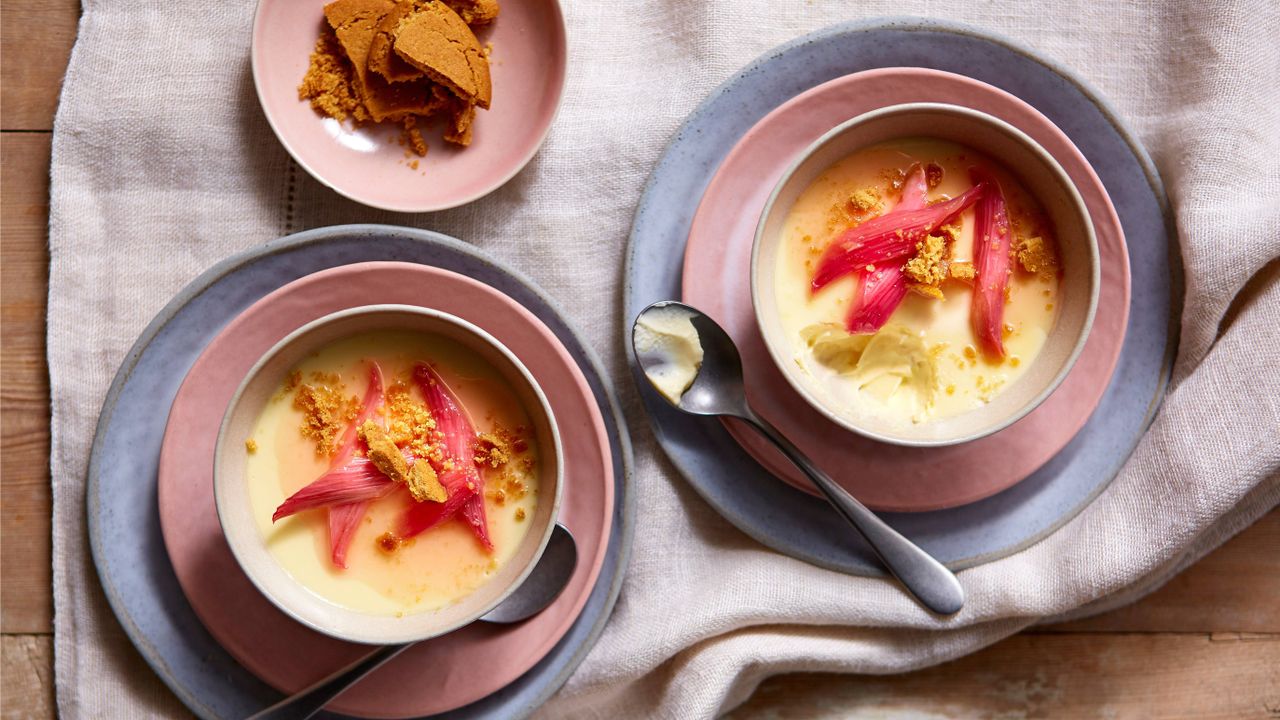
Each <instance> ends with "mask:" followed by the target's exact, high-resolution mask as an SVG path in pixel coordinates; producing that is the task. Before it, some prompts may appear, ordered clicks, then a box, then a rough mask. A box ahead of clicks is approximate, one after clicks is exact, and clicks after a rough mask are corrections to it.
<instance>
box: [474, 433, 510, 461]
mask: <svg viewBox="0 0 1280 720" xmlns="http://www.w3.org/2000/svg"><path fill="white" fill-rule="evenodd" d="M510 460H511V450H510V447H509V443H508V442H507V440H506V438H503V437H502V436H501V435H499V434H497V433H484V434H482V435H479V436H477V437H476V441H475V463H476V465H478V466H480V467H485V466H488V467H491V468H499V467H502V466H503V465H506V464H507V462H508V461H510Z"/></svg>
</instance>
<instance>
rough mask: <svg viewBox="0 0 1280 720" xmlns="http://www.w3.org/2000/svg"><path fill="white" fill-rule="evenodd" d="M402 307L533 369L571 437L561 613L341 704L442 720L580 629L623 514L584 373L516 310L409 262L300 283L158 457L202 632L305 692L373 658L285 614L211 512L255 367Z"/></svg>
mask: <svg viewBox="0 0 1280 720" xmlns="http://www.w3.org/2000/svg"><path fill="white" fill-rule="evenodd" d="M380 303H399V304H407V305H417V306H420V307H430V308H434V309H437V310H441V311H444V312H448V313H452V314H454V315H457V316H459V317H462V318H464V319H466V320H469V321H471V322H473V323H475V324H476V325H479V326H480V327H482V328H483V329H485V330H487V331H488V332H489V333H491V334H492V335H493V336H494V337H496V338H497V339H498V340H499V341H500V342H502V343H503V344H505V345H506V346H507V347H508V348H510V350H511V351H512V352H513V353H515V354H516V355H517V356H518V357H519V358H520V359H521V360H522V361H523V362H524V363H525V364H526V366H527V367H528V368H529V371H530V373H531V374H532V375H533V376H534V378H536V379H537V381H538V384H539V385H540V386H541V387H542V389H543V391H544V392H545V393H546V395H547V398H548V399H549V401H550V403H551V406H552V411H553V412H554V413H555V415H556V420H557V422H558V423H559V425H560V431H561V434H562V436H563V445H564V461H565V477H564V482H565V486H564V491H563V499H562V501H561V509H560V516H559V520H560V522H562V523H563V524H564V525H565V526H567V527H568V528H569V529H570V531H572V532H573V535H574V537H575V538H576V539H577V542H578V558H579V564H578V569H577V571H576V572H575V573H574V576H573V579H572V581H571V582H570V584H569V586H568V587H567V588H566V589H565V591H564V594H563V595H561V596H560V599H558V600H557V601H556V602H555V603H554V604H552V605H551V607H549V608H547V609H546V610H545V611H543V612H542V613H541V614H540V615H538V616H536V617H534V618H533V619H531V620H529V621H527V622H525V623H522V624H519V625H513V626H497V625H486V624H483V623H476V624H473V625H470V626H467V627H465V628H463V629H461V630H458V631H456V632H454V633H451V634H449V635H446V636H444V637H440V638H436V639H434V640H429V641H426V642H423V643H421V644H420V645H418V646H417V647H415V648H413V649H411V650H409V651H408V652H407V653H406V654H404V655H402V656H401V657H399V658H397V659H396V660H394V661H392V662H391V663H389V664H388V665H387V666H385V667H384V668H382V669H381V670H379V671H378V672H377V673H375V674H374V675H372V676H370V677H369V678H368V679H366V680H364V681H363V682H361V683H360V684H359V685H357V686H356V687H354V688H352V689H351V690H350V691H348V692H346V693H344V694H343V695H342V696H341V697H340V698H338V699H337V700H336V701H334V703H333V704H332V706H331V708H332V709H333V710H336V711H338V712H343V713H349V714H354V715H363V716H369V717H384V718H390V717H412V716H418V715H431V714H435V713H438V712H443V711H446V710H451V709H453V708H457V707H461V706H463V705H466V704H467V703H471V702H474V701H476V700H478V699H480V698H482V697H484V696H486V695H489V694H490V693H493V692H495V691H497V690H499V689H500V688H502V687H503V686H505V685H507V684H508V683H510V682H511V681H512V680H514V679H516V678H517V677H519V676H520V675H521V674H523V673H524V672H525V671H527V670H528V669H529V668H531V667H533V665H534V664H535V663H537V662H538V660H540V659H541V658H542V657H543V656H544V655H545V654H546V653H547V652H548V651H549V650H550V649H551V648H552V646H554V645H555V643H556V642H557V641H559V640H560V638H561V637H562V636H563V635H564V634H565V633H566V632H567V631H568V630H569V627H570V625H572V624H573V621H574V620H575V619H576V618H577V617H578V613H579V612H580V611H581V610H582V606H583V605H584V603H585V602H586V600H587V596H588V595H589V594H590V593H591V589H592V587H593V586H594V584H595V581H596V577H597V575H598V574H599V571H600V566H601V563H602V562H603V559H604V555H605V549H606V545H607V543H608V537H609V528H610V523H611V515H610V509H611V508H612V507H613V479H612V477H613V471H612V462H611V459H610V453H609V444H608V437H607V435H606V434H605V428H604V423H603V420H602V418H601V417H600V414H599V410H598V409H597V406H596V403H595V400H594V398H593V396H592V394H591V390H590V388H589V387H588V386H587V383H586V379H585V378H584V377H583V375H582V373H581V371H580V370H579V369H578V367H577V365H576V364H575V363H574V362H573V360H572V358H571V357H570V356H569V355H568V353H567V352H566V351H565V350H564V348H563V346H562V345H561V344H560V342H559V341H558V340H556V338H555V336H554V335H553V334H552V333H551V331H550V330H548V329H547V328H546V326H545V325H543V324H542V323H541V322H540V321H539V320H538V319H537V318H535V317H534V316H533V315H532V314H530V313H529V312H528V311H527V310H525V309H524V308H523V307H521V306H520V305H518V304H517V303H516V302H515V301H513V300H511V299H510V298H508V297H507V296H506V295H503V294H502V293H500V292H498V291H497V290H494V289H493V288H491V287H489V286H487V285H483V284H481V283H478V282H476V281H474V280H471V279H468V278H466V277H463V276H461V275H457V274H455V273H451V272H448V271H445V270H440V269H437V268H431V267H426V266H423V265H415V264H410V263H393V262H376V263H361V264H357V265H348V266H345V267H339V268H334V269H331V270H326V271H323V272H319V273H316V274H314V275H309V276H307V277H305V278H302V279H300V280H296V281H294V282H292V283H290V284H288V285H286V286H284V287H283V288H280V289H279V290H277V291H275V292H273V293H271V294H270V295H268V296H266V297H264V298H263V299H262V300H259V301H258V302H257V303H255V304H254V305H252V306H251V307H250V308H249V309H248V310H245V312H244V313H243V314H241V315H240V316H239V317H238V318H236V319H235V320H234V321H233V322H232V323H231V324H229V325H228V326H227V327H226V328H225V329H224V330H223V331H222V332H221V333H219V334H218V336H217V337H216V338H214V340H213V342H211V343H210V344H209V346H208V348H206V349H205V351H204V353H203V354H202V355H201V356H200V358H199V359H198V360H197V361H196V363H195V365H193V366H192V368H191V372H190V373H189V374H188V375H187V378H186V380H185V381H184V382H183V384H182V387H181V388H180V389H179V391H178V395H177V397H176V398H175V400H174V402H173V408H172V410H171V411H170V413H169V423H168V426H167V429H166V431H165V437H164V444H163V446H162V449H161V452H160V477H159V496H160V497H159V504H160V523H161V530H162V532H163V534H164V541H165V546H166V548H167V549H168V551H169V558H170V560H171V561H172V562H173V568H174V571H175V572H176V573H177V576H178V582H179V583H180V584H181V585H182V589H183V592H184V593H185V594H186V596H187V599H188V600H189V601H190V602H191V606H192V608H194V609H195V612H196V614H197V615H198V616H199V617H200V620H201V621H202V622H203V623H204V624H205V626H206V627H207V628H208V629H209V632H210V633H212V634H213V636H214V638H216V639H217V640H218V642H219V643H221V644H222V645H223V647H225V648H226V649H227V651H228V652H230V653H231V654H232V655H233V656H234V657H235V658H236V659H237V660H238V661H239V662H240V663H241V664H243V665H244V666H245V667H246V668H248V669H249V670H250V671H251V672H253V673H254V674H255V675H257V676H258V677H260V678H262V679H263V680H265V681H266V682H267V683H269V684H271V685H272V686H273V687H276V688H278V689H279V690H281V691H284V692H293V691H296V690H298V689H300V688H302V687H305V686H306V685H308V684H310V683H311V682H313V681H315V680H316V679H318V678H320V677H322V676H324V675H326V674H328V673H329V672H332V671H333V670H334V669H335V668H338V667H341V666H342V665H344V664H346V663H349V662H350V661H352V660H353V659H355V658H356V657H358V656H360V655H362V654H363V653H366V652H368V647H367V646H362V645H354V644H351V643H346V642H342V641H340V640H335V639H333V638H331V637H328V636H326V635H322V634H320V633H317V632H315V631H312V630H309V629H307V628H306V627H304V626H303V625H301V624H300V623H297V622H294V621H293V620H291V619H289V617H288V616H286V615H284V614H283V613H281V612H280V611H279V610H277V609H276V608H275V606H274V605H272V604H271V603H270V602H269V601H268V600H267V599H266V598H265V597H263V596H262V595H261V594H260V593H259V592H258V591H257V590H256V589H254V587H253V585H252V584H251V583H250V582H249V579H248V578H247V577H246V576H245V575H244V573H243V572H242V571H241V570H240V567H239V566H238V565H237V564H236V562H235V559H234V558H233V557H232V556H231V551H230V549H229V548H228V547H227V544H226V541H225V540H224V538H223V535H222V531H221V529H220V527H219V525H218V518H217V514H216V510H215V508H214V502H213V446H214V440H215V438H216V436H217V433H218V426H219V424H220V423H221V421H222V415H223V412H224V411H225V410H226V407H227V403H228V402H229V401H230V399H231V396H232V394H233V393H234V392H235V389H236V387H237V386H238V385H239V383H240V381H241V380H242V379H243V378H244V375H245V373H247V372H248V370H249V368H250V367H251V366H252V365H253V363H254V362H256V361H257V359H258V358H259V357H261V356H262V354H263V353H264V352H266V350H268V349H269V348H270V347H271V346H272V345H274V344H275V343H276V342H277V341H279V340H280V339H281V338H283V337H284V336H285V335H287V334H288V333H289V332H291V331H292V330H294V329H296V328H298V327H300V326H301V325H303V324H305V323H307V322H309V321H311V320H314V319H316V318H318V317H321V316H324V315H327V314H329V313H332V312H335V311H337V310H342V309H345V308H349V307H357V306H360V305H371V304H380Z"/></svg>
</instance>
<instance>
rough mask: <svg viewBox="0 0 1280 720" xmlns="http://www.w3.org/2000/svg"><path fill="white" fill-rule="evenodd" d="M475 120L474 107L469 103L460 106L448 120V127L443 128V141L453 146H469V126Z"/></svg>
mask: <svg viewBox="0 0 1280 720" xmlns="http://www.w3.org/2000/svg"><path fill="white" fill-rule="evenodd" d="M475 119H476V106H475V105H472V104H470V103H468V104H466V105H462V106H460V107H459V108H458V109H457V110H455V111H454V112H453V114H452V115H451V116H450V118H449V126H448V127H446V128H445V131H444V139H445V140H446V141H448V142H451V143H453V144H454V145H461V146H463V147H466V146H468V145H470V144H471V124H472V123H473V122H475Z"/></svg>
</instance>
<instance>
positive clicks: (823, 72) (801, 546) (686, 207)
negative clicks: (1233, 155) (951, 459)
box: [624, 19, 1182, 575]
mask: <svg viewBox="0 0 1280 720" xmlns="http://www.w3.org/2000/svg"><path fill="white" fill-rule="evenodd" d="M900 66H909V67H927V68H934V69H938V70H946V71H949V72H953V73H958V74H962V75H967V76H969V77H972V78H975V79H977V80H981V81H983V82H986V83H989V84H991V85H994V86H996V87H998V88H1001V89H1003V90H1006V91H1008V92H1010V93H1012V94H1014V95H1016V96H1018V97H1020V98H1022V99H1023V100H1025V101H1026V102H1028V103H1030V104H1031V105H1033V106H1035V107H1036V108H1037V109H1038V110H1039V111H1040V112H1042V113H1044V114H1045V115H1046V116H1048V117H1049V119H1050V120H1052V121H1053V122H1054V123H1055V124H1057V125H1058V127H1059V128H1061V129H1062V130H1063V131H1064V132H1065V133H1066V134H1067V135H1068V136H1070V137H1071V139H1072V141H1073V142H1074V143H1075V144H1076V146H1077V147H1079V148H1080V150H1081V152H1083V153H1084V155H1085V157H1086V158H1088V160H1089V162H1090V163H1091V164H1092V165H1093V168H1094V170H1095V171H1097V173H1098V175H1099V177H1100V178H1101V179H1102V182H1103V184H1104V185H1105V186H1106V188H1107V191H1108V193H1109V194H1110V195H1111V199H1112V201H1113V203H1114V204H1115V207H1116V211H1117V213H1118V214H1119V216H1120V220H1121V223H1122V225H1123V226H1124V233H1125V237H1126V239H1127V242H1128V250H1129V257H1130V263H1131V267H1132V271H1131V272H1132V301H1131V305H1130V315H1129V326H1128V329H1127V335H1126V339H1125V343H1124V347H1123V349H1122V351H1121V355H1120V360H1119V364H1118V365H1117V368H1116V371H1115V374H1114V375H1113V376H1112V379H1111V383H1110V386H1109V387H1108V388H1107V391H1106V393H1105V394H1104V396H1103V398H1102V401H1101V402H1100V404H1099V406H1098V409H1097V410H1096V411H1095V412H1094V414H1093V416H1092V418H1091V419H1090V421H1089V422H1088V423H1087V424H1086V425H1085V427H1084V428H1083V429H1082V430H1081V431H1080V433H1079V434H1078V435H1076V437H1075V438H1074V439H1072V441H1071V442H1070V443H1069V444H1068V445H1067V446H1066V448H1065V449H1064V450H1063V451H1062V452H1061V453H1060V454H1059V455H1058V456H1056V457H1055V458H1054V459H1052V460H1050V461H1049V462H1048V463H1047V464H1046V465H1045V466H1043V467H1042V468H1041V469H1040V470H1038V471H1037V472H1035V473H1034V474H1032V475H1031V476H1030V477H1028V478H1027V479H1026V480H1023V481H1022V482H1021V483H1019V484H1017V485H1015V486H1013V487H1012V488H1010V489H1008V490H1005V491H1004V492H1001V493H999V494H997V495H994V496H992V497H989V498H987V499H985V500H982V501H979V502H976V503H972V504H969V505H965V506H962V507H957V508H952V509H948V510H937V511H931V512H922V513H887V514H885V515H884V517H885V519H886V520H887V521H888V522H889V523H890V524H891V525H893V526H894V527H896V528H897V529H898V530H899V531H901V532H902V533H904V534H905V535H907V536H908V537H910V538H912V539H913V540H915V541H916V542H918V543H919V544H920V545H922V546H923V547H924V548H925V549H926V550H928V551H929V552H930V553H932V554H933V555H934V556H935V557H937V558H939V559H940V560H942V561H943V562H945V563H947V564H948V565H949V566H950V567H952V568H955V569H960V568H965V567H971V566H974V565H977V564H980V563H983V562H987V561H990V560H993V559H996V558H1000V557H1004V556H1006V555H1009V554H1011V553H1014V552H1016V551H1018V550H1020V549H1022V548H1025V547H1027V546H1028V545H1030V544H1032V543H1034V542H1036V541H1038V540H1039V539H1041V538H1043V537H1044V536H1045V535H1047V534H1048V533H1050V532H1052V531H1053V530H1054V529H1056V528H1058V527H1059V526H1061V525H1062V524H1063V523H1065V522H1066V521H1067V520H1069V519H1071V518H1072V517H1074V516H1075V515H1076V514H1077V513H1078V512H1079V511H1080V510H1081V509H1083V508H1084V507H1085V506H1086V505H1087V504H1088V503H1089V502H1090V501H1091V500H1092V499H1093V498H1094V497H1095V496H1097V494H1098V493H1099V492H1101V491H1102V490H1103V488H1105V487H1106V486H1107V484H1108V483H1110V482H1111V480H1112V479H1113V478H1114V477H1115V476H1116V474H1117V473H1118V472H1119V470H1120V467H1121V466H1122V465H1123V464H1124V462H1125V460H1126V459H1127V458H1128V457H1129V454H1130V453H1131V452H1132V451H1133V448H1134V447H1135V446H1136V444H1137V442H1138V440H1139V439H1140V438H1141V436H1142V434H1143V432H1144V431H1145V430H1146V428H1147V426H1148V425H1149V424H1150V422H1151V418H1152V416H1153V415H1154V413H1155V410H1156V408H1157V407H1158V406H1159V404H1160V401H1161V400H1162V398H1163V396H1164V388H1165V384H1166V382H1167V380H1168V376H1169V370H1170V367H1171V363H1172V358H1173V353H1174V351H1175V349H1176V346H1177V335H1176V333H1177V324H1176V318H1177V314H1178V313H1180V311H1181V308H1182V291H1181V278H1182V269H1181V265H1180V263H1179V258H1178V255H1177V244H1176V242H1174V241H1173V239H1172V234H1171V229H1172V222H1171V221H1169V220H1168V205H1167V200H1166V198H1165V193H1164V189H1163V186H1162V185H1161V182H1160V179H1159V177H1158V175H1157V174H1156V171H1155V168H1154V167H1153V166H1152V164H1151V161H1150V159H1149V158H1148V157H1147V154H1146V152H1145V151H1144V150H1143V149H1142V148H1141V146H1140V145H1138V143H1137V141H1136V140H1135V139H1134V138H1133V135H1132V134H1131V133H1129V132H1128V131H1127V130H1126V129H1125V128H1124V126H1123V124H1122V123H1121V122H1120V121H1119V119H1118V118H1117V117H1116V115H1115V113H1114V112H1113V111H1112V110H1111V109H1110V108H1109V107H1108V106H1107V105H1106V103H1105V102H1103V101H1102V100H1101V99H1100V98H1099V97H1098V95H1097V94H1096V93H1095V92H1094V91H1093V90H1092V89H1090V88H1089V87H1088V86H1087V85H1085V84H1084V83H1083V82H1082V81H1081V80H1079V79H1078V78H1076V77H1074V76H1073V75H1072V74H1071V73H1070V72H1069V71H1067V70H1066V69H1064V68H1061V67H1059V66H1056V65H1054V64H1052V63H1050V62H1049V61H1048V60H1045V59H1043V58H1041V57H1039V56H1038V55H1037V54H1036V53H1035V52H1033V51H1032V50H1030V49H1027V48H1024V47H1021V46H1019V45H1017V44H1015V43H1014V42H1012V41H1010V40H1007V39H1004V38H1000V37H996V36H993V35H990V34H988V33H984V32H980V31H978V30H975V29H973V28H969V27H967V26H963V25H958V24H953V23H944V22H936V21H924V20H919V19H881V20H875V21H869V22H858V23H849V24H843V25H837V26H834V27H830V28H827V29H825V30H820V31H818V32H815V33H813V34H811V35H807V36H805V37H802V38H799V39H797V40H795V41H793V42H790V43H787V44H786V45H783V46H781V47H779V48H776V49H774V50H771V51H769V52H768V53H766V54H765V55H763V56H761V57H760V58H759V59H757V60H756V61H755V62H753V63H751V64H750V65H748V66H747V67H746V68H744V69H743V70H741V71H740V72H739V73H738V74H737V75H735V76H733V77H732V78H730V79H729V80H728V81H727V82H725V83H724V84H723V85H721V86H720V87H719V88H717V89H716V90H715V91H714V92H712V93H711V95H710V97H708V98H707V99H706V100H705V101H703V103H702V104H701V105H700V106H699V107H698V108H697V109H696V110H694V112H693V114H692V115H690V116H689V118H688V120H686V121H685V124H684V125H683V126H682V127H681V128H680V130H679V132H678V133H677V134H676V137H675V139H674V140H672V141H671V144H670V145H669V146H668V148H667V150H666V153H665V154H664V155H663V156H662V159H661V160H660V162H659V163H658V166H657V168H656V169H655V170H654V171H653V174H652V176H651V177H650V178H649V183H648V186H647V187H646V188H645V192H644V196H643V198H642V199H641V201H640V206H639V208H638V209H637V211H636V217H635V221H634V225H633V226H632V231H631V246H630V252H629V255H628V259H627V270H626V280H627V287H626V297H625V302H624V305H625V313H626V314H625V318H624V319H625V322H624V328H629V327H630V321H631V319H632V318H634V317H635V316H636V314H637V313H639V312H640V310H641V309H643V308H644V307H645V306H647V305H648V304H650V303H652V302H655V301H657V300H666V299H674V298H679V297H680V285H681V264H682V262H683V258H684V247H685V241H686V239H687V237H688V233H689V226H690V223H691V222H692V219H693V216H694V213H695V211H696V210H697V207H698V203H699V202H700V200H701V197H702V193H703V190H704V189H705V188H706V186H707V183H708V182H709V181H710V180H711V178H712V176H713V175H714V173H715V171H716V168H717V167H718V166H719V164H720V162H721V161H722V160H723V159H724V157H725V155H727V154H728V152H729V150H730V149H731V148H732V147H733V146H734V145H735V144H736V143H737V141H738V140H739V138H741V137H742V135H743V134H744V133H745V132H746V131H747V130H748V129H749V128H751V126H752V125H754V124H755V123H756V122H757V121H758V120H760V118H762V117H764V116H765V115H766V114H767V113H768V112H769V111H771V110H773V109H774V108H775V107H777V106H778V105H780V104H782V103H783V102H785V101H787V100H789V99H790V98H792V97H794V96H795V95H798V94H800V93H801V92H804V91H805V90H808V89H809V88H812V87H814V86H816V85H819V84H821V83H824V82H826V81H828V80H832V79H834V78H837V77H841V76H844V75H848V74H850V73H855V72H859V71H862V70H870V69H873V68H881V67H900ZM628 338H629V331H627V335H626V336H625V337H624V342H629V340H628ZM628 356H629V357H630V353H628ZM632 360H633V363H632V369H633V371H634V372H635V380H636V382H637V384H638V385H639V386H640V392H641V395H642V396H643V400H644V403H645V406H646V408H647V409H648V411H649V417H650V419H651V421H652V425H653V429H654V432H655V434H656V435H657V437H658V441H659V443H660V444H661V445H662V447H663V448H664V449H665V450H666V452H667V455H668V456H669V457H670V458H671V460H672V461H673V462H674V463H675V465H676V467H677V468H678V469H679V470H680V471H681V472H682V474H683V475H684V476H685V478H686V479H687V480H688V481H689V483H690V484H691V485H693V487H694V488H695V489H696V490H697V491H698V492H699V493H700V494H701V495H702V497H703V498H705V499H706V500H707V502H708V503H710V504H711V505H712V506H713V507H715V508H716V509H717V510H718V511H719V512H720V513H721V514H722V515H724V516H725V517H726V518H728V519H729V521H730V522H732V523H733V524H734V525H736V526H737V527H738V528H740V529H741V530H743V531H744V532H746V533H747V534H748V535H750V536H751V537H753V538H755V539H756V540H758V541H760V542H761V543H764V544H765V545H767V546H769V547H772V548H774V549H776V550H778V551H780V552H783V553H786V554H788V555H792V556H794V557H797V558H801V559H803V560H806V561H809V562H812V563H814V564H817V565H821V566H823V567H828V568H832V569H836V570H840V571H843V572H848V573H853V574H867V575H870V574H880V570H879V566H878V564H877V562H876V561H875V559H874V557H873V556H872V555H871V553H870V550H869V548H867V547H866V546H865V545H864V544H863V543H862V541H861V540H860V539H858V538H856V537H855V535H856V533H852V532H850V531H849V528H848V527H847V525H846V524H845V522H844V521H843V520H842V519H841V518H840V516H839V515H837V514H836V513H835V512H832V511H831V509H830V508H829V507H828V506H827V505H826V504H825V503H824V502H823V501H821V500H819V499H817V498H815V497H812V496H810V495H807V494H805V493H803V492H801V491H799V490H796V489H794V488H792V487H791V486H789V485H787V484H786V483H785V482H783V481H781V480H779V479H777V478H775V477H774V476H773V475H772V474H770V473H769V472H768V471H767V470H765V469H764V468H762V467H761V466H760V465H758V464H756V462H755V461H754V460H753V459H752V458H751V457H750V456H749V455H747V453H746V452H745V451H743V450H742V448H741V447H740V446H739V445H738V444H737V443H736V442H735V441H734V440H733V438H732V437H731V436H730V435H729V433H728V432H727V431H726V430H725V429H724V427H723V426H722V425H721V423H720V422H719V421H718V420H715V419H705V418H695V417H691V416H687V415H683V414H681V413H679V412H677V411H675V410H673V409H671V408H670V407H669V406H668V405H667V404H666V403H665V402H664V401H663V400H662V399H661V398H660V397H658V396H657V395H656V394H655V393H654V392H653V391H652V389H651V388H650V387H649V385H648V382H647V381H645V380H644V379H643V377H641V375H640V374H639V372H638V370H636V368H635V365H634V358H632Z"/></svg>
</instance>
